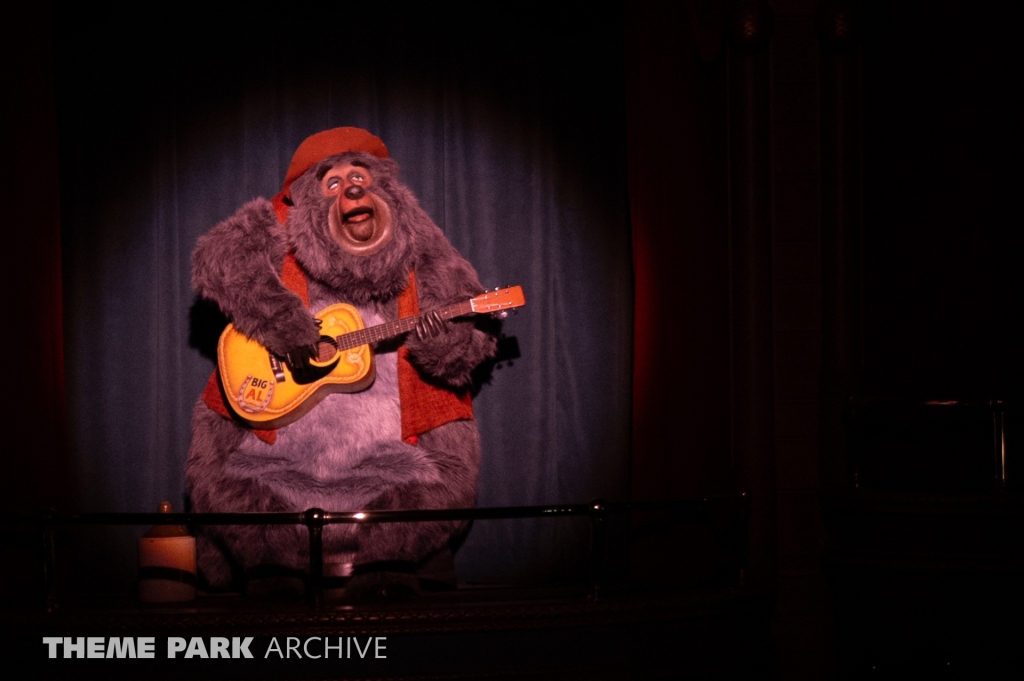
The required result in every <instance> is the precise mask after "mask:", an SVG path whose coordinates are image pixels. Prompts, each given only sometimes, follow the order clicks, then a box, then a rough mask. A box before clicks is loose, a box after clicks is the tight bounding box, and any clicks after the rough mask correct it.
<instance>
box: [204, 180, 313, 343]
mask: <svg viewBox="0 0 1024 681" xmlns="http://www.w3.org/2000/svg"><path fill="white" fill-rule="evenodd" d="M286 243H287V242H286V238H285V233H284V228H283V227H281V225H280V224H279V223H278V221H277V217H276V216H275V215H274V208H273V205H272V204H271V203H270V201H267V200H266V199H255V200H253V201H250V202H249V203H247V204H245V205H244V206H242V207H241V208H239V209H238V212H236V213H235V214H234V215H232V216H231V217H229V218H228V219H227V220H224V221H223V222H221V223H219V224H218V225H217V226H215V227H214V228H213V229H211V230H210V231H209V232H207V233H206V234H204V235H203V236H201V237H199V240H198V241H197V242H196V248H195V250H194V251H193V252H192V288H193V289H194V290H195V291H196V293H198V294H199V295H200V296H202V297H203V298H207V299H209V300H212V301H213V302H215V303H217V305H218V306H219V307H220V309H221V311H222V312H223V313H224V314H225V315H227V317H228V319H229V320H231V323H232V324H234V326H235V328H236V329H237V330H238V331H240V332H241V333H242V334H244V335H246V336H248V337H249V338H252V339H254V340H256V341H257V342H259V343H261V344H262V345H263V346H264V347H266V348H267V349H269V350H270V351H271V352H274V353H275V354H278V355H284V354H286V353H287V352H288V351H289V350H293V349H295V348H298V347H302V346H309V345H312V344H314V343H315V342H316V340H317V339H318V338H319V336H320V331H319V328H318V327H317V325H316V322H315V321H314V319H313V317H312V316H311V315H310V313H309V311H308V310H307V309H306V307H305V306H304V305H303V304H302V300H301V299H300V298H299V296H298V295H296V294H295V293H292V292H291V291H289V290H288V289H287V288H286V287H285V285H284V284H283V283H282V282H281V278H280V276H279V275H278V273H279V272H280V271H281V266H282V264H283V262H284V256H285V251H286V248H287V246H286Z"/></svg>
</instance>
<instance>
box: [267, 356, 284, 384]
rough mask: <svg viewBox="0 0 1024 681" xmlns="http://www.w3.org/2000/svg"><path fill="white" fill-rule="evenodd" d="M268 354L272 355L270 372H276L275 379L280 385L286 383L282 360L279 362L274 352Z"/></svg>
mask: <svg viewBox="0 0 1024 681" xmlns="http://www.w3.org/2000/svg"><path fill="white" fill-rule="evenodd" d="M268 354H269V355H270V370H271V371H273V372H274V379H276V380H277V382H278V383H284V381H285V376H284V367H283V366H281V360H279V359H278V358H277V356H276V355H275V354H274V353H272V352H271V353H268Z"/></svg>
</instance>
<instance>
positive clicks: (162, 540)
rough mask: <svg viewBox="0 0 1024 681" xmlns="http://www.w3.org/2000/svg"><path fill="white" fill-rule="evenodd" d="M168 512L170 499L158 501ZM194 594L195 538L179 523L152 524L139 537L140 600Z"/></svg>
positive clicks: (169, 599)
mask: <svg viewBox="0 0 1024 681" xmlns="http://www.w3.org/2000/svg"><path fill="white" fill-rule="evenodd" d="M160 512H161V513H171V512H172V509H171V503H170V502H169V501H165V502H163V503H161V504H160ZM195 597H196V540H195V537H190V536H189V535H188V532H186V531H185V528H184V527H182V526H181V525H154V526H153V527H152V528H151V529H150V530H149V532H147V533H146V534H145V535H144V536H143V537H142V538H141V539H139V600H141V601H144V602H146V603H167V602H174V601H190V600H192V599H194V598H195Z"/></svg>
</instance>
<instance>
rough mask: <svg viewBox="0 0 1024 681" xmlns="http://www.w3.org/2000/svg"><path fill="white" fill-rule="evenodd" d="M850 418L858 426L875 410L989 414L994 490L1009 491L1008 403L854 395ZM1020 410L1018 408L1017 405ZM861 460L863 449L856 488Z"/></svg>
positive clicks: (855, 452) (857, 469)
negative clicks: (863, 418)
mask: <svg viewBox="0 0 1024 681" xmlns="http://www.w3.org/2000/svg"><path fill="white" fill-rule="evenodd" d="M848 406H849V409H850V414H851V417H852V420H853V424H852V425H854V426H855V425H856V423H857V421H858V420H859V415H860V414H861V413H862V412H865V411H867V410H872V409H887V410H897V411H898V410H911V409H925V410H928V411H935V410H943V409H945V410H964V411H968V410H969V411H974V412H989V413H990V414H991V419H992V452H993V457H992V463H993V466H992V473H993V475H992V481H993V485H994V488H995V489H996V490H998V491H1004V490H1005V489H1006V487H1007V463H1008V462H1007V452H1006V414H1007V411H1008V408H1009V405H1008V404H1007V402H1006V400H1002V399H995V398H986V399H924V398H908V397H880V396H868V395H852V396H850V398H849V400H848ZM1015 406H1016V405H1015ZM861 458H862V453H861V452H860V451H859V447H857V446H853V447H852V450H851V458H850V462H849V465H850V477H851V483H852V485H853V487H854V488H859V487H860V485H861Z"/></svg>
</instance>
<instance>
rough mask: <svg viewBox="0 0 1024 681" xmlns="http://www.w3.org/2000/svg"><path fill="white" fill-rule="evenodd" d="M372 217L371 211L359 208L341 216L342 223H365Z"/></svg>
mask: <svg viewBox="0 0 1024 681" xmlns="http://www.w3.org/2000/svg"><path fill="white" fill-rule="evenodd" d="M372 217H373V209H372V208H367V207H365V206H361V207H359V208H353V209H352V210H350V211H349V212H347V213H345V214H344V215H342V216H341V220H342V222H345V223H349V222H365V221H367V220H369V219H370V218H372Z"/></svg>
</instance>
